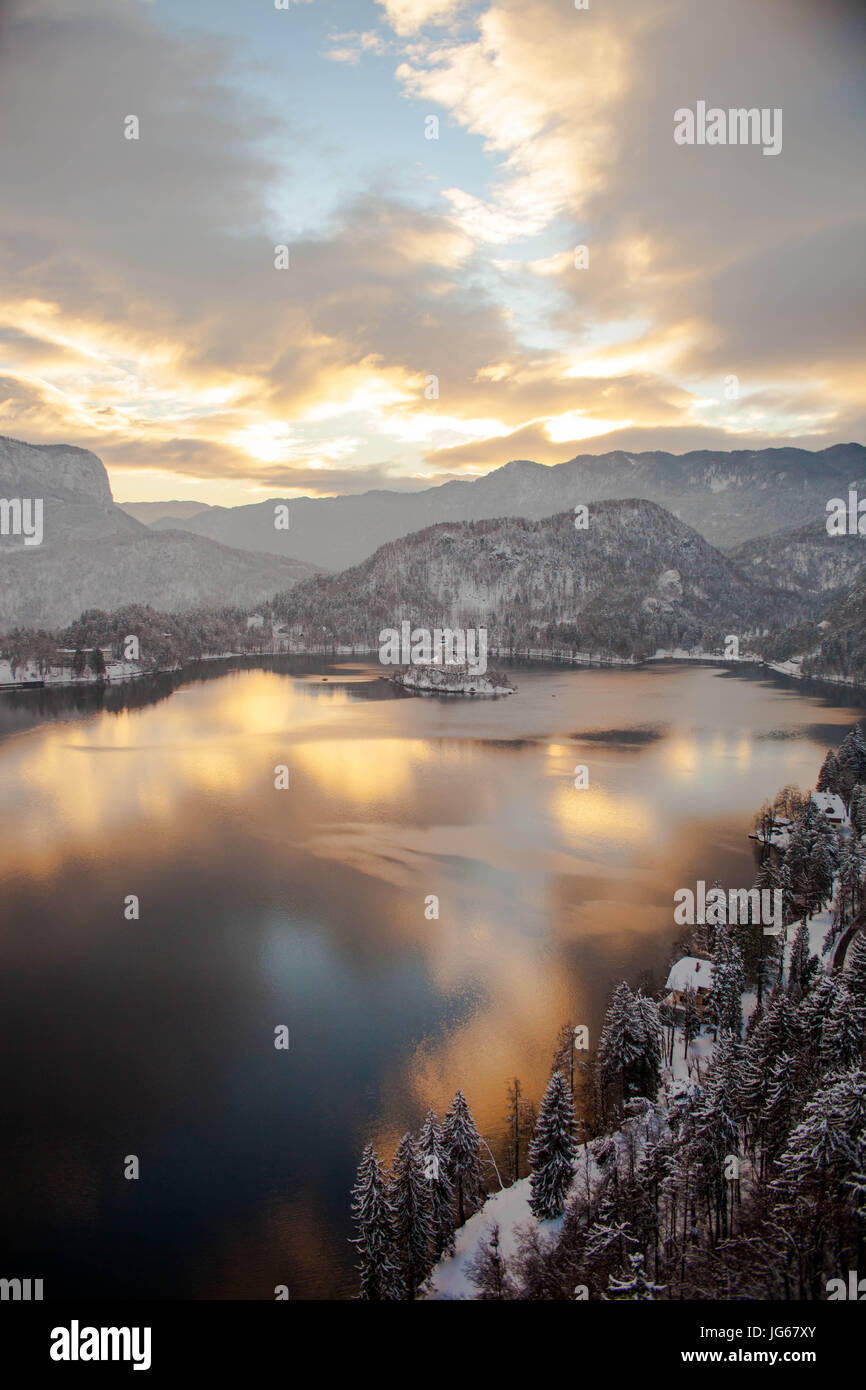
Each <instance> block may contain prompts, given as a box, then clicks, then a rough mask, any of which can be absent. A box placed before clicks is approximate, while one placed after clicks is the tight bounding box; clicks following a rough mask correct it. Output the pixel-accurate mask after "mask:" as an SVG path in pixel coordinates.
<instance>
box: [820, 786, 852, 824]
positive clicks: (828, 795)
mask: <svg viewBox="0 0 866 1390" xmlns="http://www.w3.org/2000/svg"><path fill="white" fill-rule="evenodd" d="M812 805H813V806H814V807H815V809H816V811H820V812H821V813H822V814H823V815H825V816H826V817H827V820H828V821H829V822H830V824H831V825H850V821H849V820H848V813H847V811H846V810H845V802H844V801H843V800H842V798H841V796H840V795H839V793H838V792H812Z"/></svg>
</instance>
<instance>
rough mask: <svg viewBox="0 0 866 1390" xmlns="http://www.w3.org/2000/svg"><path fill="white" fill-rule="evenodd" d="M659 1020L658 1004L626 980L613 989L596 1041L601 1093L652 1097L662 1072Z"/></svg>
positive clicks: (620, 1097) (626, 1097)
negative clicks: (612, 1092) (599, 1035)
mask: <svg viewBox="0 0 866 1390" xmlns="http://www.w3.org/2000/svg"><path fill="white" fill-rule="evenodd" d="M661 1037H662V1030H661V1020H660V1019H659V1011H658V1005H657V1004H656V1003H655V1002H654V1001H653V1000H652V999H647V998H646V997H645V996H644V995H643V994H640V993H638V994H632V992H631V990H630V989H629V987H628V985H627V984H626V983H625V981H621V982H620V984H618V985H617V987H616V989H615V990H614V993H613V997H612V999H611V1001H610V1004H609V1005H608V1007H607V1011H606V1013H605V1016H604V1024H603V1026H602V1030H601V1037H600V1038H599V1043H598V1054H597V1057H596V1071H597V1075H598V1082H599V1089H600V1091H601V1094H602V1096H604V1095H605V1094H606V1093H608V1092H609V1091H610V1090H612V1089H613V1090H618V1091H619V1096H618V1099H620V1100H623V1101H625V1100H628V1099H630V1098H631V1097H632V1096H639V1095H642V1096H646V1097H648V1098H652V1097H654V1095H655V1092H656V1090H657V1088H658V1084H659V1075H660V1072H661Z"/></svg>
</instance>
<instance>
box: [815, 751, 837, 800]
mask: <svg viewBox="0 0 866 1390" xmlns="http://www.w3.org/2000/svg"><path fill="white" fill-rule="evenodd" d="M816 787H817V790H818V791H819V792H836V791H838V790H839V764H838V763H837V761H836V754H835V753H834V752H833V749H832V748H831V749H829V750H828V752H827V755H826V757H825V758H824V761H823V762H822V764H821V771H820V772H819V773H818V781H817V783H816Z"/></svg>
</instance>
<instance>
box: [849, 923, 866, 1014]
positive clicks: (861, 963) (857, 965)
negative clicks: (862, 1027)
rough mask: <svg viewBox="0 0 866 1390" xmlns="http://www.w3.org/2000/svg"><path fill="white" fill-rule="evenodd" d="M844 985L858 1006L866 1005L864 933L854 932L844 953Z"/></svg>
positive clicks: (865, 942)
mask: <svg viewBox="0 0 866 1390" xmlns="http://www.w3.org/2000/svg"><path fill="white" fill-rule="evenodd" d="M845 983H846V985H847V986H848V988H849V989H850V991H851V993H852V995H853V996H854V998H855V999H856V1000H857V1002H858V1003H860V1004H866V931H864V930H863V929H862V928H861V929H860V931H858V932H855V934H854V936H853V937H852V938H851V943H850V945H849V946H848V950H847V951H846V953H845Z"/></svg>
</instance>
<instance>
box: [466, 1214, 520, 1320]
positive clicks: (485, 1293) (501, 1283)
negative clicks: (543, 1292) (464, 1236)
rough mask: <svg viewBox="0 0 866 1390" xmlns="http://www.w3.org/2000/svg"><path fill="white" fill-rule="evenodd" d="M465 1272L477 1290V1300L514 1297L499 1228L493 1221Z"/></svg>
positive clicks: (499, 1299)
mask: <svg viewBox="0 0 866 1390" xmlns="http://www.w3.org/2000/svg"><path fill="white" fill-rule="evenodd" d="M466 1272H467V1274H468V1275H469V1278H470V1279H471V1280H472V1282H473V1284H474V1285H475V1287H476V1288H477V1289H478V1298H479V1299H482V1300H486V1301H492V1300H497V1301H504V1300H506V1299H511V1298H515V1297H516V1289H515V1285H514V1280H513V1279H512V1277H511V1274H510V1272H509V1269H508V1263H507V1261H506V1259H505V1257H504V1255H503V1254H502V1242H501V1240H500V1237H499V1226H498V1225H497V1223H496V1222H495V1221H494V1223H493V1225H492V1226H491V1227H490V1229H489V1230H488V1231H487V1232H486V1233H485V1235H484V1238H483V1240H482V1241H481V1243H480V1244H479V1246H478V1249H477V1250H476V1252H475V1254H474V1256H473V1257H472V1259H471V1260H470V1261H469V1263H468V1265H467V1267H466Z"/></svg>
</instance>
